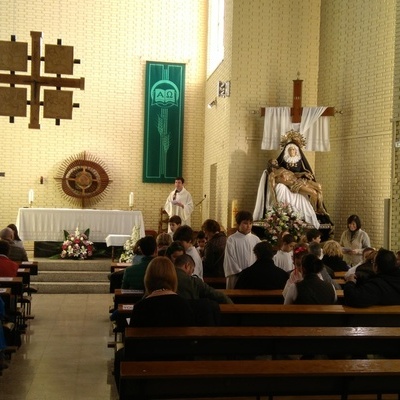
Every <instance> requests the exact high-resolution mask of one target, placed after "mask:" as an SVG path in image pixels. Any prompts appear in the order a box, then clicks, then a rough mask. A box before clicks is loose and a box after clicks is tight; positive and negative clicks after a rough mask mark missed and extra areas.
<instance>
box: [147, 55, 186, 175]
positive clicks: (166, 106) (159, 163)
mask: <svg viewBox="0 0 400 400" xmlns="http://www.w3.org/2000/svg"><path fill="white" fill-rule="evenodd" d="M184 95H185V64H171V63H160V62H152V61H148V62H147V63H146V93H145V96H146V98H145V116H144V118H145V120H144V157H143V159H144V160H143V182H152V183H171V182H174V180H175V178H176V177H177V176H181V175H182V141H183V115H184V112H183V111H184V98H185V96H184Z"/></svg>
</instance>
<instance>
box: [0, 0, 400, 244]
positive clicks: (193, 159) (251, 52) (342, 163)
mask: <svg viewBox="0 0 400 400" xmlns="http://www.w3.org/2000/svg"><path fill="white" fill-rule="evenodd" d="M0 6H1V9H2V13H3V16H2V23H1V24H0V40H7V39H9V37H10V35H11V34H16V35H17V38H18V40H22V41H28V42H30V38H29V32H30V31H31V30H38V31H42V32H43V33H44V41H45V42H46V43H55V42H56V40H57V38H62V39H63V43H64V44H68V45H73V46H74V47H75V57H76V58H80V59H81V64H80V65H76V66H75V74H74V75H75V76H76V77H80V76H84V77H85V79H86V90H85V91H84V92H80V91H75V92H74V101H75V102H79V103H80V104H81V108H80V109H74V117H73V120H72V121H63V122H62V124H61V126H60V127H55V126H54V122H53V121H50V120H42V129H41V130H40V131H35V130H29V129H28V128H27V125H28V121H27V118H18V119H17V121H16V123H15V124H14V125H11V124H9V123H8V122H7V119H6V118H4V117H1V118H0V132H1V133H2V138H3V141H2V150H3V151H2V157H1V159H0V172H1V171H4V172H5V173H6V177H5V178H0V191H1V196H0V209H1V215H0V222H1V224H2V225H5V224H7V223H9V222H13V221H15V218H16V214H17V210H18V208H19V207H21V206H26V205H27V193H28V190H29V189H30V188H33V189H35V206H38V207H39V206H40V207H68V206H69V203H68V202H66V200H64V199H63V197H62V196H61V195H60V193H59V191H58V189H57V186H56V184H55V181H54V179H53V178H54V176H56V174H57V171H58V168H59V165H60V163H62V161H63V160H65V159H66V158H67V157H69V156H71V155H74V154H77V153H79V152H81V151H84V150H86V151H88V152H90V153H92V154H94V155H96V156H98V157H100V158H101V159H102V160H103V161H104V162H105V164H106V165H107V166H108V169H109V170H110V175H111V178H112V179H113V183H112V185H111V188H110V193H109V195H108V196H107V197H106V198H105V199H104V201H102V202H101V203H99V204H98V205H97V208H105V209H116V208H118V209H126V208H127V206H128V193H129V192H130V191H134V192H135V198H136V203H137V204H136V207H137V208H138V209H141V210H142V211H143V213H144V218H145V223H146V227H148V228H153V229H154V228H156V227H157V221H158V210H159V208H160V207H161V206H162V205H163V203H164V200H165V197H166V195H167V193H168V192H169V191H170V190H171V185H152V184H144V183H142V182H141V178H142V148H143V139H142V138H143V100H144V99H143V97H144V91H143V86H144V68H145V61H146V60H156V61H175V62H186V63H187V75H186V101H185V139H184V159H183V174H184V176H185V177H186V179H187V188H188V189H189V190H190V191H191V192H192V194H193V197H194V200H195V202H196V203H197V202H198V201H200V200H201V199H202V198H203V196H204V194H206V195H207V198H206V200H205V201H204V202H203V204H202V208H201V210H200V207H197V208H196V211H195V214H194V218H193V221H194V223H193V225H194V227H195V228H198V227H199V226H200V223H201V220H202V219H204V218H207V217H211V218H216V219H218V220H219V221H220V222H221V223H222V224H223V225H224V226H230V224H231V204H232V200H233V199H237V200H238V204H239V207H240V208H245V209H249V210H250V211H252V209H253V207H254V203H255V195H256V190H257V186H258V180H259V177H260V175H261V173H262V171H263V169H264V168H265V165H266V162H267V160H268V159H269V158H271V157H274V156H276V155H277V153H278V152H267V151H262V150H260V145H261V138H262V128H263V118H260V116H259V114H258V113H259V108H260V107H261V106H286V105H291V103H292V80H293V79H296V77H297V73H298V72H300V78H301V79H303V81H304V82H303V105H308V106H313V105H330V106H335V107H336V108H338V109H340V110H342V111H343V114H342V115H338V116H336V117H335V118H332V119H331V152H329V153H325V154H319V153H317V154H315V155H314V154H313V153H310V154H307V157H308V159H309V161H310V162H311V164H312V165H313V166H314V167H315V172H316V175H317V178H318V180H319V181H320V182H321V183H322V185H323V187H324V193H325V201H326V205H327V207H328V209H329V211H330V213H331V217H332V219H333V220H334V221H335V223H336V232H337V236H338V235H339V234H340V232H341V231H342V230H343V229H344V228H345V220H346V217H347V216H348V215H349V214H351V213H358V214H359V215H360V217H361V218H362V220H363V222H364V227H365V229H366V230H367V231H368V233H369V234H370V236H371V239H372V243H373V245H375V246H380V245H381V244H382V243H383V231H384V224H383V201H384V199H385V198H390V196H391V164H392V158H391V156H392V133H391V132H392V126H391V122H390V119H391V118H392V116H396V115H397V117H398V114H399V112H398V111H397V110H398V109H399V104H398V101H399V100H398V97H399V96H398V95H396V96H394V95H393V86H394V82H397V81H398V79H397V80H396V79H395V77H397V75H398V71H397V70H395V69H394V57H395V41H394V40H395V28H396V24H395V21H396V6H397V1H396V0H379V1H378V0H371V1H367V2H366V1H362V0H352V1H351V2H350V1H348V0H335V1H331V0H329V1H325V0H323V1H319V0H301V1H300V0H298V1H293V0H226V6H225V7H226V21H225V25H226V32H225V50H226V51H225V59H224V61H223V62H222V63H221V65H220V67H219V68H218V69H217V70H216V71H215V72H214V73H213V74H212V75H211V77H210V78H209V79H208V80H206V73H205V60H206V42H207V41H206V39H207V23H206V22H207V7H206V6H207V4H206V1H205V0H204V1H200V0H197V1H196V0H169V1H164V0H134V1H131V0H121V1H118V2H114V1H105V0H102V1H94V0H89V1H85V2H80V1H77V0H72V1H70V2H53V1H50V0H45V1H38V0H34V1H29V2H28V1H25V0H18V1H16V2H7V1H5V0H0ZM28 10H29V11H28ZM397 64H398V65H400V63H398V62H397ZM218 80H223V81H226V80H230V81H231V87H232V95H231V97H229V98H219V99H218V105H217V107H214V108H213V109H211V110H209V109H207V103H209V102H210V101H211V100H212V99H214V98H215V96H216V87H217V86H216V84H217V82H218ZM395 90H396V93H398V90H399V89H398V84H397V85H396V89H395ZM393 97H395V98H396V102H395V105H394V110H395V111H394V112H393ZM203 135H204V136H203ZM204 138H205V141H204ZM397 138H398V139H397V140H400V135H399V134H398V136H397ZM203 143H204V145H203ZM396 156H397V157H398V155H397V153H396ZM398 164H399V163H397V165H398ZM397 169H398V168H397ZM397 169H396V170H395V178H396V180H395V181H394V185H393V189H394V190H393V199H394V206H393V224H394V226H393V228H392V246H394V247H396V243H397V242H398V236H399V233H398V229H396V228H395V226H397V225H398V222H399V221H398V220H399V218H400V217H399V216H400V212H399V210H398V206H397V200H398V190H397V175H398V171H397ZM40 176H44V177H45V182H44V185H40V184H39V177H40ZM210 177H213V178H212V179H213V181H211V178H210Z"/></svg>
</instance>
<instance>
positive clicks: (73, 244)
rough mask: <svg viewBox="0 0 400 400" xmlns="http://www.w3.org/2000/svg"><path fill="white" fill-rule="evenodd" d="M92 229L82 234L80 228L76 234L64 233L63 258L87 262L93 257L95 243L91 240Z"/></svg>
mask: <svg viewBox="0 0 400 400" xmlns="http://www.w3.org/2000/svg"><path fill="white" fill-rule="evenodd" d="M89 233H90V229H86V231H85V233H80V232H79V228H76V229H75V232H74V233H71V234H70V233H69V232H67V231H64V238H65V240H64V242H63V244H62V245H61V255H60V256H61V258H77V259H80V260H85V259H87V258H90V257H92V256H93V252H94V246H93V242H91V241H90V240H89Z"/></svg>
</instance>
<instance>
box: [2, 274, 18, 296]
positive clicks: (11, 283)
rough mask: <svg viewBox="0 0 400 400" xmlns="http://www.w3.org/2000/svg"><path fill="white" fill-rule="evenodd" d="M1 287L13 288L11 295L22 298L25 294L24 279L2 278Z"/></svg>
mask: <svg viewBox="0 0 400 400" xmlns="http://www.w3.org/2000/svg"><path fill="white" fill-rule="evenodd" d="M0 287H9V288H11V293H12V294H13V295H15V296H19V297H21V296H22V293H23V283H22V277H20V276H17V277H12V278H4V277H0Z"/></svg>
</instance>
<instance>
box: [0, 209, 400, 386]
mask: <svg viewBox="0 0 400 400" xmlns="http://www.w3.org/2000/svg"><path fill="white" fill-rule="evenodd" d="M235 218H236V229H235V231H234V232H229V234H227V232H225V231H224V229H223V228H222V227H221V225H220V224H219V223H218V222H217V221H216V220H212V219H207V220H205V221H204V223H203V224H202V227H201V232H202V233H200V234H199V232H195V231H194V230H193V229H192V228H191V227H190V226H189V225H188V224H182V221H181V219H180V217H179V216H177V215H173V216H171V217H170V218H169V232H168V233H166V232H165V233H160V234H159V235H158V236H157V238H155V237H154V236H151V235H147V236H144V237H142V238H140V239H139V240H138V241H137V243H135V246H134V253H135V254H134V258H133V261H132V263H131V265H128V266H127V267H126V268H124V269H123V270H122V271H118V272H114V273H112V274H111V275H110V289H111V288H112V290H111V291H112V292H114V291H115V290H116V289H118V288H121V289H123V290H127V291H130V290H133V291H138V292H141V293H142V299H141V300H139V301H138V302H136V303H135V306H134V308H133V309H132V312H131V314H130V315H128V318H126V317H127V315H126V314H123V315H121V314H120V311H119V310H118V308H115V309H114V310H113V313H112V314H111V317H110V319H111V320H112V321H113V322H114V323H115V326H116V328H115V329H116V331H117V332H124V331H125V329H126V328H127V327H149V326H154V327H160V326H165V327H168V326H176V327H178V326H219V325H221V310H220V307H219V305H224V304H226V305H230V304H233V303H234V301H233V300H232V298H230V297H229V295H228V294H227V293H226V292H225V291H224V290H220V289H217V288H215V287H213V285H211V284H209V283H208V282H211V281H212V279H221V281H222V280H223V281H224V282H225V286H226V291H227V292H229V290H242V289H243V290H246V289H248V290H265V291H270V290H279V291H281V293H282V297H283V301H282V302H283V304H299V305H300V304H309V305H324V304H325V305H329V304H331V305H333V304H336V303H338V295H337V293H338V290H339V291H341V290H343V303H342V304H346V305H349V306H352V307H368V306H373V305H396V304H400V266H399V265H400V264H399V260H398V259H397V258H396V254H395V253H393V252H392V251H389V250H386V249H379V250H375V249H374V248H373V247H371V243H370V241H369V237H368V234H367V233H366V232H365V231H363V230H361V221H360V218H359V217H358V216H357V215H352V216H350V217H349V219H348V221H347V230H346V231H345V232H343V234H342V235H341V239H340V242H337V241H335V240H333V239H329V240H327V241H325V242H321V233H320V231H319V230H317V229H308V230H307V232H306V233H305V235H304V236H303V237H301V238H300V239H299V240H296V239H295V237H294V236H293V235H291V234H289V233H286V232H284V233H283V234H282V237H281V238H280V242H279V245H278V246H276V247H273V246H272V245H271V243H269V242H268V241H267V240H265V238H262V237H261V238H260V237H258V236H257V235H256V234H255V233H253V231H252V226H253V216H252V213H251V212H249V211H245V210H241V211H239V212H237V214H236V217H235ZM10 231H11V234H10ZM0 234H1V237H2V239H1V240H0V276H3V277H4V276H16V271H17V269H18V264H16V263H15V261H22V260H17V259H16V258H15V257H14V256H13V255H12V253H11V251H10V250H11V248H12V247H17V246H19V247H18V248H20V249H23V243H22V241H20V240H18V232H15V233H14V231H13V230H12V228H9V227H7V228H5V229H3V230H2V231H1V233H0ZM23 250H24V249H23ZM14 254H15V253H14ZM345 255H347V258H346V257H345ZM14 260H15V261H14ZM338 272H343V277H344V278H343V279H344V281H343V282H342V283H339V282H338V280H337V279H335V277H336V275H335V274H336V273H338ZM115 277H118V279H115ZM0 305H1V303H0ZM1 309H2V308H1V307H0V310H1ZM2 318H4V315H3V316H2ZM0 345H1V346H2V348H1V349H2V350H3V349H4V348H6V346H7V343H6V341H5V339H4V334H3V332H2V331H0ZM0 354H1V353H0ZM2 359H3V361H2V363H1V364H0V365H2V368H5V367H7V363H6V362H5V361H4V354H2ZM124 360H125V354H124V348H121V349H119V350H118V351H116V353H115V363H114V378H115V381H116V387H117V388H119V379H120V365H121V362H124Z"/></svg>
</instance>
